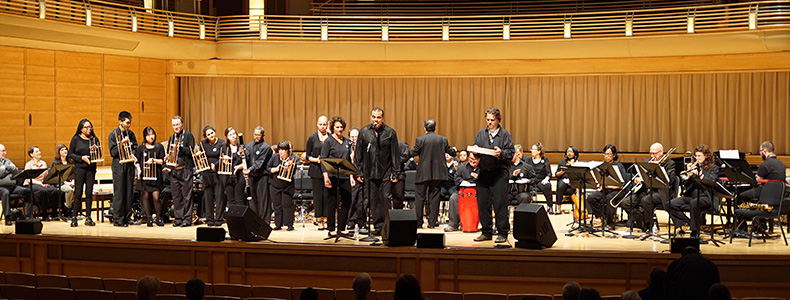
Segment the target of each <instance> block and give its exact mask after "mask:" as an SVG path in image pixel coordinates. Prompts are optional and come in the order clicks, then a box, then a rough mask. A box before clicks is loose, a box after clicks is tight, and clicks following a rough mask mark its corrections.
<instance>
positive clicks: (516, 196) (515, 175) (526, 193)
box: [508, 144, 537, 205]
mask: <svg viewBox="0 0 790 300" xmlns="http://www.w3.org/2000/svg"><path fill="white" fill-rule="evenodd" d="M513 148H515V149H516V153H515V154H514V155H513V160H512V162H513V164H512V165H511V166H510V170H509V171H508V173H510V181H511V185H510V192H509V193H508V202H510V204H511V205H514V204H515V205H518V204H519V203H531V202H532V192H530V190H529V188H527V187H528V186H529V184H530V183H534V182H535V181H536V179H537V178H536V176H535V170H533V169H532V168H531V167H530V166H529V165H528V164H526V163H524V161H523V160H522V159H521V158H522V157H523V156H524V154H523V152H522V150H523V149H524V148H523V147H522V146H521V144H518V145H515V146H513ZM521 187H523V188H521Z"/></svg>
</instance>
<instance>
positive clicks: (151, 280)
mask: <svg viewBox="0 0 790 300" xmlns="http://www.w3.org/2000/svg"><path fill="white" fill-rule="evenodd" d="M157 291H159V278H156V277H154V276H151V275H148V276H143V278H140V280H137V300H153V299H156V292H157Z"/></svg>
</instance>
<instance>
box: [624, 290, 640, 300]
mask: <svg viewBox="0 0 790 300" xmlns="http://www.w3.org/2000/svg"><path fill="white" fill-rule="evenodd" d="M620 300H642V297H639V293H637V292H636V291H634V290H627V291H625V292H623V293H622V294H620Z"/></svg>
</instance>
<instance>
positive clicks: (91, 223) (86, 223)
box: [75, 217, 96, 226]
mask: <svg viewBox="0 0 790 300" xmlns="http://www.w3.org/2000/svg"><path fill="white" fill-rule="evenodd" d="M75 220H76V219H75ZM85 226H96V222H93V220H92V219H91V218H90V217H88V218H85Z"/></svg>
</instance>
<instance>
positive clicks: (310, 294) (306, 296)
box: [299, 287, 318, 300]
mask: <svg viewBox="0 0 790 300" xmlns="http://www.w3.org/2000/svg"><path fill="white" fill-rule="evenodd" d="M299 300H318V292H316V291H315V289H313V288H311V287H309V288H306V289H304V291H302V294H301V295H299Z"/></svg>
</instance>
